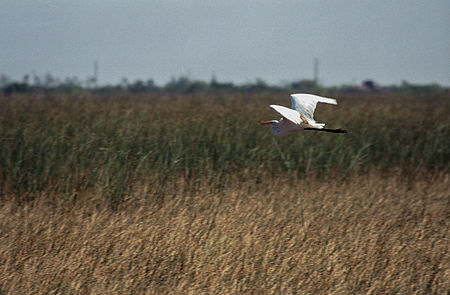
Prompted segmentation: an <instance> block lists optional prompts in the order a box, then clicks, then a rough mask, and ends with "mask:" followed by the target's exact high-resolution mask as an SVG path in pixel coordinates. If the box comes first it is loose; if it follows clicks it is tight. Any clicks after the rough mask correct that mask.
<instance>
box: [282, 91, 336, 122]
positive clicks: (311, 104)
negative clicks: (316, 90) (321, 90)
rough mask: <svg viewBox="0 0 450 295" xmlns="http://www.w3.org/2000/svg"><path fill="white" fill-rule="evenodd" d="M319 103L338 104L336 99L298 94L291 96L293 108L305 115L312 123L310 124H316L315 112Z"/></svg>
mask: <svg viewBox="0 0 450 295" xmlns="http://www.w3.org/2000/svg"><path fill="white" fill-rule="evenodd" d="M318 102H323V103H329V104H337V101H336V100H335V99H332V98H326V97H321V96H318V95H313V94H306V93H296V94H292V95H291V108H292V109H293V110H296V111H298V112H299V113H301V114H303V116H305V117H306V119H307V120H308V121H311V122H310V123H315V121H314V111H315V109H316V106H317V103H318Z"/></svg>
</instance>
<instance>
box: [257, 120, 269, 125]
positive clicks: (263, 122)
mask: <svg viewBox="0 0 450 295" xmlns="http://www.w3.org/2000/svg"><path fill="white" fill-rule="evenodd" d="M270 123H272V121H262V122H259V123H258V125H267V124H270Z"/></svg>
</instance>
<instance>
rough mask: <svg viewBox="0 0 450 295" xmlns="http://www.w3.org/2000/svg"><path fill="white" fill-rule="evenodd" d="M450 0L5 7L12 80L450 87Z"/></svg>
mask: <svg viewBox="0 0 450 295" xmlns="http://www.w3.org/2000/svg"><path fill="white" fill-rule="evenodd" d="M449 11H450V1H448V0H430V1H423V0H420V1H416V0H396V1H394V0H377V1H366V0H352V1H350V0H321V1H313V0H310V1H291V0H286V1H264V0H260V1H252V0H248V1H238V0H227V1H214V0H210V1H200V0H191V1H181V0H179V1H175V0H164V1H159V0H157V1H149V0H147V1H143V0H142V1H141V0H127V1H125V0H96V1H92V0H90V1H88V0H77V1H72V0H0V73H3V74H6V75H8V76H9V77H11V78H13V79H16V80H20V79H22V77H23V75H25V74H27V73H28V74H31V73H35V74H37V75H42V76H43V75H44V74H45V73H51V74H52V75H53V76H55V77H59V78H64V77H73V76H77V77H79V78H80V79H86V78H87V77H89V76H90V75H92V73H93V64H94V61H98V81H99V84H100V85H102V84H103V85H104V84H108V83H109V84H117V83H119V82H120V81H121V80H122V78H123V77H126V78H127V79H128V80H129V81H134V80H136V79H142V80H148V79H153V80H154V81H155V83H156V84H159V85H163V84H165V83H167V82H168V81H169V80H170V79H171V78H172V77H180V76H187V77H188V78H190V79H199V80H204V81H209V80H210V79H211V78H212V77H213V76H215V77H216V79H217V80H218V81H223V82H233V83H238V84H241V83H248V82H252V81H255V80H256V79H262V80H264V81H266V82H268V83H270V84H280V83H283V82H287V81H297V80H301V79H312V78H313V61H314V58H317V59H318V61H319V73H318V77H319V82H320V83H322V84H323V85H327V86H331V85H340V84H359V83H361V82H362V81H364V80H366V79H371V80H374V81H375V82H377V83H379V84H382V85H391V84H400V83H401V82H402V81H408V82H410V83H418V84H425V83H439V84H441V85H444V86H448V85H450V13H449Z"/></svg>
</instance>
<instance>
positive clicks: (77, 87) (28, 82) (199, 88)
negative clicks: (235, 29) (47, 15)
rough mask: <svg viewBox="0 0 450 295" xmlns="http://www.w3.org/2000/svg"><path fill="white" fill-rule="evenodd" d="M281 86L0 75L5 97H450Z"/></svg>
mask: <svg viewBox="0 0 450 295" xmlns="http://www.w3.org/2000/svg"><path fill="white" fill-rule="evenodd" d="M281 84H282V85H269V84H268V83H266V82H265V81H264V80H262V79H256V80H255V81H253V82H247V83H244V84H240V85H236V84H234V83H231V82H219V81H217V79H216V78H215V77H213V78H212V79H211V80H210V81H209V82H205V81H201V80H192V79H189V78H188V77H186V76H180V77H177V78H176V77H173V78H172V79H171V80H170V81H169V82H167V83H166V84H165V85H162V86H159V85H156V84H155V83H154V81H153V80H152V79H148V80H146V81H144V80H139V79H138V80H136V81H134V82H129V81H128V79H126V78H123V79H122V81H121V82H120V83H118V84H116V85H101V86H98V85H97V83H96V81H95V79H92V78H88V79H87V80H85V81H83V80H80V79H78V78H77V77H67V78H65V79H58V78H55V77H53V76H52V75H51V74H46V75H44V76H43V77H40V76H37V75H32V76H30V75H25V76H24V77H23V79H22V81H15V80H12V79H10V78H9V77H8V76H6V75H4V74H1V75H0V91H1V92H3V94H5V95H9V94H14V93H61V94H85V93H97V94H124V93H140V94H146V93H171V94H192V93H275V92H307V93H318V94H320V93H327V94H351V93H404V94H408V93H422V94H438V93H449V92H450V91H449V88H448V87H444V86H441V85H439V84H436V83H431V84H425V85H418V84H411V83H408V82H406V81H404V82H402V83H401V84H400V85H390V86H381V85H378V84H377V83H375V82H374V81H372V80H366V81H364V82H363V83H361V84H360V85H341V86H331V87H325V86H323V85H320V84H319V83H317V82H316V81H314V80H309V79H302V80H298V81H293V82H285V83H281Z"/></svg>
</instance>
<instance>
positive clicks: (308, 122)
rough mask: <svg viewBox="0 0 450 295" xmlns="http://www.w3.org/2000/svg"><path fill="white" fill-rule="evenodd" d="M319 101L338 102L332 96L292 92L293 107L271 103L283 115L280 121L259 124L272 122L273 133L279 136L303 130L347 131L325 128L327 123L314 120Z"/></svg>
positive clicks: (264, 122)
mask: <svg viewBox="0 0 450 295" xmlns="http://www.w3.org/2000/svg"><path fill="white" fill-rule="evenodd" d="M318 102H323V103H329V104H337V102H336V100H335V99H332V98H326V97H321V96H317V95H313V94H305V93H297V94H292V95H291V108H287V107H283V106H279V105H270V107H271V108H272V109H274V110H275V111H277V112H278V113H280V114H281V116H283V117H282V118H281V119H280V120H279V121H277V120H270V121H263V122H259V125H265V124H271V125H272V128H271V131H272V134H273V135H274V136H277V137H282V136H286V135H288V134H290V133H292V132H298V131H303V130H315V131H325V132H333V133H347V131H346V130H342V129H327V128H323V127H324V126H325V124H323V123H317V122H316V121H314V118H313V114H314V110H315V109H316V105H317V103H318Z"/></svg>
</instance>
